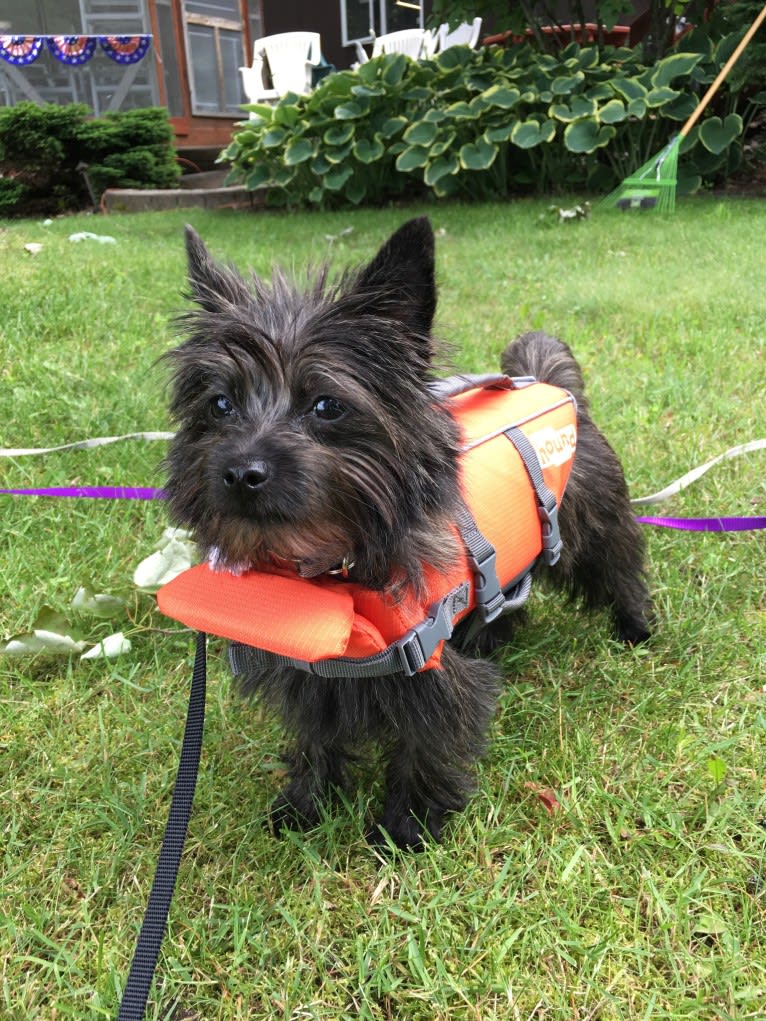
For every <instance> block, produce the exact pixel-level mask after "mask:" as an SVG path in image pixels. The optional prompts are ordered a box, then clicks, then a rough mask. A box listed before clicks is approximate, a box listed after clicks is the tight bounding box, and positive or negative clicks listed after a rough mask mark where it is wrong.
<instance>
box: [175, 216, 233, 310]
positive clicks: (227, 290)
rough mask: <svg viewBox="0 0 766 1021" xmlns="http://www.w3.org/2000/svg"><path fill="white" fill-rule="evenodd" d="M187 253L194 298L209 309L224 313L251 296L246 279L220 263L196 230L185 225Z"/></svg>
mask: <svg viewBox="0 0 766 1021" xmlns="http://www.w3.org/2000/svg"><path fill="white" fill-rule="evenodd" d="M184 237H185V239H186V255H187V258H188V265H189V283H190V284H191V295H190V297H191V299H192V300H193V301H196V302H197V304H198V305H201V306H202V308H204V309H205V311H206V312H222V311H224V310H225V309H226V308H227V307H230V306H231V305H241V304H242V303H243V302H244V301H246V300H247V298H248V290H247V287H246V285H245V282H244V281H243V280H242V278H241V277H240V276H239V275H238V274H237V273H236V272H235V271H234V270H231V269H229V268H228V267H226V266H221V265H220V264H219V263H217V262H216V261H215V260H214V259H213V257H212V256H211V255H210V252H209V251H208V250H207V248H206V247H205V244H204V242H203V240H202V238H201V237H200V236H199V234H198V233H197V232H196V230H195V229H194V228H193V227H192V226H190V225H189V224H188V223H187V224H186V226H185V227H184Z"/></svg>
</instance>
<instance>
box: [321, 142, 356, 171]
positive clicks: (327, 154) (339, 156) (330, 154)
mask: <svg viewBox="0 0 766 1021" xmlns="http://www.w3.org/2000/svg"><path fill="white" fill-rule="evenodd" d="M350 152H351V143H350V142H346V144H345V145H340V146H337V147H336V148H333V149H325V150H324V158H325V159H326V160H327V162H328V163H332V165H333V166H337V165H338V164H339V163H343V161H344V160H345V159H346V157H347V156H348V154H349V153H350Z"/></svg>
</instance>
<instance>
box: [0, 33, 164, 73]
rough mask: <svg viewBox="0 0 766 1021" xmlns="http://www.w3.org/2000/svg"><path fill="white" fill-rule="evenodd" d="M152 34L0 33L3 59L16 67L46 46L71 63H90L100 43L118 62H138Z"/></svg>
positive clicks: (106, 52)
mask: <svg viewBox="0 0 766 1021" xmlns="http://www.w3.org/2000/svg"><path fill="white" fill-rule="evenodd" d="M151 42H152V37H151V36H150V35H0V59H2V60H5V61H6V62H7V63H9V64H14V65H15V66H16V67H24V66H26V65H27V64H32V63H34V61H35V60H37V58H38V57H39V56H40V53H41V52H42V50H43V46H47V48H48V50H49V51H50V52H51V53H52V54H53V56H54V57H55V58H56V60H59V61H61V63H62V64H68V65H69V66H74V67H76V66H78V65H80V64H87V62H88V61H89V60H90V59H91V57H92V56H93V54H94V53H95V52H96V46H97V45H100V46H101V49H102V50H103V52H104V53H105V54H106V56H107V57H109V59H110V60H114V61H115V62H116V63H118V64H137V63H138V62H139V60H143V58H144V57H145V56H146V53H147V51H148V49H149V46H150V45H151Z"/></svg>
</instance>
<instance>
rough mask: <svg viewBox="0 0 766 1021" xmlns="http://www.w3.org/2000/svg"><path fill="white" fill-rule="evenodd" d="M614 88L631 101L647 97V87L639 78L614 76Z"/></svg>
mask: <svg viewBox="0 0 766 1021" xmlns="http://www.w3.org/2000/svg"><path fill="white" fill-rule="evenodd" d="M611 84H612V88H613V89H614V91H615V92H616V93H617V94H618V95H620V96H622V98H623V99H625V100H627V101H628V102H629V103H630V101H631V100H633V99H645V98H646V91H647V90H646V89H645V88H644V86H643V85H642V84H641V82H640V81H639V80H638V79H637V78H614V79H613V80H612V83H611Z"/></svg>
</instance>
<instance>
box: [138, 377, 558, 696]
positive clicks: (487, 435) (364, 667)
mask: <svg viewBox="0 0 766 1021" xmlns="http://www.w3.org/2000/svg"><path fill="white" fill-rule="evenodd" d="M433 389H434V392H435V396H437V397H438V398H439V399H442V400H443V399H445V398H446V399H447V400H448V406H449V408H450V411H451V412H452V414H453V415H454V417H455V419H456V421H457V422H458V424H459V426H460V430H461V435H462V452H461V455H460V476H461V487H462V494H463V499H464V503H465V508H464V511H463V513H462V514H461V516H460V520H459V521H457V522H456V523H455V528H456V530H457V531H458V532H459V534H460V537H461V539H462V544H463V546H464V553H463V555H462V556H461V558H460V559H459V561H458V563H456V564H455V565H454V567H453V568H452V570H450V571H449V572H448V573H446V574H444V573H440V572H437V571H436V570H435V569H434V568H432V567H429V566H428V565H426V568H425V576H426V582H427V584H426V589H427V596H426V598H425V599H424V600H418V599H416V598H415V597H414V595H410V596H407V595H405V596H404V597H398V598H397V599H393V598H392V597H391V596H390V595H388V594H387V593H385V592H375V591H371V590H369V589H365V588H363V587H362V586H361V585H359V584H357V583H355V582H353V581H351V580H340V579H337V578H328V577H326V576H321V577H319V578H302V577H298V576H297V575H289V576H287V575H285V574H282V573H270V572H268V571H264V570H257V571H256V570H253V571H248V572H246V573H245V574H242V575H239V576H234V575H232V574H230V573H226V572H221V571H213V570H212V568H211V567H210V566H208V565H207V564H200V565H198V566H196V567H192V568H190V569H189V570H187V571H185V572H183V573H182V574H180V575H179V576H178V577H177V578H175V579H174V580H173V581H171V582H169V583H168V584H167V585H165V586H164V587H163V588H162V589H160V591H159V592H158V594H157V601H158V604H159V607H160V609H161V610H162V612H163V613H164V614H166V615H167V616H169V617H173V618H174V619H176V620H179V621H181V622H182V623H183V624H186V625H187V626H188V627H192V628H195V629H196V630H198V631H203V632H207V633H211V634H215V635H219V636H221V637H223V638H228V639H230V640H232V641H233V642H234V643H239V644H241V645H244V646H248V647H250V649H249V653H250V654H252V652H253V649H255V650H261V653H259V654H260V655H261V656H262V658H263V659H264V661H271V662H274V661H276V662H284V663H290V664H292V665H294V666H297V667H299V668H301V669H304V670H306V671H307V672H309V673H315V674H318V675H320V676H324V677H351V676H353V677H364V676H380V675H381V674H385V673H395V672H404V673H405V674H409V675H411V674H413V673H416V672H418V671H420V670H424V669H429V668H433V667H438V665H439V661H440V655H441V650H442V647H443V643H444V641H445V640H447V639H448V638H449V637H450V636H451V634H452V631H453V628H454V626H455V625H456V624H457V623H459V622H460V621H462V620H464V619H465V618H466V617H467V616H468V615H469V614H471V613H474V614H475V615H476V616H475V618H474V619H475V621H476V623H477V624H478V626H483V624H485V623H487V622H489V621H490V620H493V619H494V618H495V617H496V616H497V615H498V614H499V613H502V612H503V611H505V610H507V609H509V608H513V607H515V606H517V605H520V603H521V602H523V601H524V599H526V596H527V594H528V592H529V587H530V584H531V580H530V571H531V569H532V567H533V566H534V564H535V562H536V561H537V560H538V558H541V557H542V559H543V560H544V561H545V562H546V563H549V564H552V563H555V561H556V559H558V555H559V551H560V548H561V540H560V537H559V531H558V523H557V511H558V504H559V502H560V500H561V497H562V495H563V493H564V488H565V486H566V482H567V479H568V477H569V471H570V469H571V466H572V458H573V455H574V451H575V445H576V406H575V401H574V398H573V397H572V395H571V394H569V393H568V392H567V391H566V390H562V389H559V388H558V387H554V386H551V385H550V384H547V383H538V382H537V381H535V380H534V379H531V378H527V377H524V378H521V379H509V378H508V377H507V376H465V377H463V376H457V377H451V378H450V379H447V380H442V381H440V382H439V383H436V384H434V387H433ZM235 647H236V646H235Z"/></svg>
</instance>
